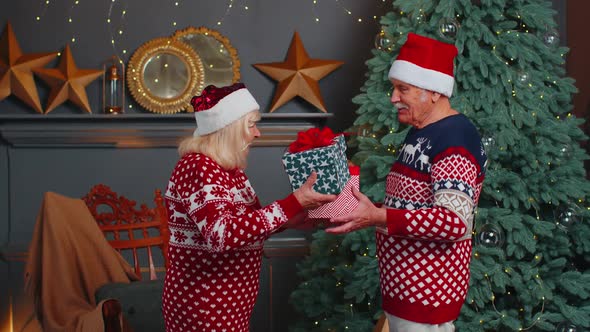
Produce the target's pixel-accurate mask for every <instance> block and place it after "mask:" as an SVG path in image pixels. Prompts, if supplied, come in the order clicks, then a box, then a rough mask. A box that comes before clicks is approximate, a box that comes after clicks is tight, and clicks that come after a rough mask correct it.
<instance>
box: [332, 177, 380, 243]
mask: <svg viewBox="0 0 590 332" xmlns="http://www.w3.org/2000/svg"><path fill="white" fill-rule="evenodd" d="M352 195H353V196H354V197H355V198H356V199H357V200H358V201H359V205H358V206H357V208H356V209H354V211H352V212H351V213H349V214H347V215H344V216H339V217H334V218H332V219H330V222H331V223H337V224H341V225H339V226H334V227H330V228H327V229H326V232H327V233H333V234H342V233H349V232H353V231H356V230H359V229H362V228H366V227H370V226H377V225H386V224H387V213H386V211H385V209H381V208H378V207H376V206H375V205H374V204H373V203H372V202H371V201H370V200H369V198H368V197H367V196H365V195H363V193H361V192H360V191H359V190H358V189H357V188H355V187H352Z"/></svg>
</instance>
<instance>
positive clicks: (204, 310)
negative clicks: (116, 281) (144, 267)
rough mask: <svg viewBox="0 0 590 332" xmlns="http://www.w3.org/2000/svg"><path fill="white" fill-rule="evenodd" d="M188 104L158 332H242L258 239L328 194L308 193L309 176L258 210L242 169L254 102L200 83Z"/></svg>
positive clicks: (238, 91)
mask: <svg viewBox="0 0 590 332" xmlns="http://www.w3.org/2000/svg"><path fill="white" fill-rule="evenodd" d="M191 104H192V106H193V108H194V111H195V118H196V121H197V129H196V130H195V133H194V136H193V137H190V138H187V139H185V140H184V141H183V142H181V144H180V146H179V153H180V155H181V158H180V160H179V161H178V163H177V164H176V167H175V168H174V170H173V172H172V175H171V177H170V181H169V184H168V188H167V190H166V196H165V200H166V206H167V208H168V215H169V219H170V221H169V227H170V234H171V236H170V245H169V249H168V257H169V261H170V267H169V269H168V270H167V271H166V279H165V282H164V292H163V295H162V302H163V303H162V310H163V313H164V319H165V322H166V331H167V332H172V331H178V332H181V331H232V332H240V331H241V332H244V331H248V330H249V322H250V316H251V314H252V309H253V307H254V303H255V301H256V296H257V294H258V285H259V277H260V266H261V259H262V248H263V243H264V241H265V240H266V239H267V238H268V237H269V236H271V235H272V234H273V233H275V232H277V231H279V230H281V229H283V228H286V227H293V226H296V225H298V224H300V223H302V222H303V221H304V220H305V216H306V210H308V209H313V208H317V207H318V206H320V205H322V204H324V203H327V202H331V201H333V200H334V199H335V198H336V197H335V196H334V195H323V194H320V193H317V192H315V191H314V190H313V189H312V186H313V183H314V182H315V180H316V177H317V176H316V174H315V173H312V175H311V176H310V177H309V178H308V179H307V182H306V183H305V185H303V186H302V187H301V188H299V189H298V190H296V191H295V192H293V193H292V194H290V195H289V196H287V197H286V198H284V199H281V200H277V201H275V202H273V203H271V204H269V205H268V206H265V207H261V206H260V202H259V200H258V197H257V196H256V194H255V193H254V189H253V188H252V186H251V185H250V182H249V181H248V178H247V177H246V174H244V171H243V170H244V169H245V167H246V160H247V157H248V152H249V146H250V144H251V143H252V141H253V140H254V139H255V138H257V137H259V136H260V131H259V130H258V128H257V127H256V123H257V121H259V120H260V113H259V112H258V110H259V106H258V103H257V102H256V100H255V99H254V97H253V96H252V95H251V94H250V92H249V91H248V90H247V89H246V87H245V86H244V84H241V83H236V84H234V85H232V86H229V87H223V88H217V87H215V86H208V87H206V88H205V90H204V91H203V93H202V94H201V95H200V96H198V97H193V99H192V100H191Z"/></svg>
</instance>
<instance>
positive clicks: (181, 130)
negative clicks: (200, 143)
mask: <svg viewBox="0 0 590 332" xmlns="http://www.w3.org/2000/svg"><path fill="white" fill-rule="evenodd" d="M332 116H333V114H331V113H312V114H307V113H262V119H261V121H260V123H259V128H260V131H261V133H262V136H261V137H260V138H259V139H258V140H256V141H255V143H254V146H287V145H288V144H289V143H290V142H292V141H294V140H295V139H296V138H297V133H298V132H299V131H303V130H306V129H309V128H312V127H317V126H322V125H324V124H325V121H326V120H327V119H328V118H330V117H332ZM194 129H195V122H194V116H193V114H191V113H180V114H121V115H106V114H87V115H85V114H76V115H71V114H66V115H51V114H49V115H37V114H27V115H0V138H2V140H4V141H5V142H6V143H7V144H8V145H9V146H11V147H12V148H27V147H113V148H159V147H175V146H176V145H177V144H178V141H179V140H180V139H181V138H183V137H186V136H190V135H192V132H193V130H194Z"/></svg>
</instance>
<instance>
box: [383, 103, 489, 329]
mask: <svg viewBox="0 0 590 332" xmlns="http://www.w3.org/2000/svg"><path fill="white" fill-rule="evenodd" d="M486 162H487V157H486V154H485V151H484V149H483V146H482V144H481V139H480V137H479V134H478V132H477V130H476V128H475V127H474V126H473V124H471V122H470V121H469V120H468V119H467V117H465V116H464V115H462V114H458V115H453V116H449V117H446V118H444V119H442V120H439V121H437V122H435V123H432V124H430V125H428V126H426V127H424V128H421V129H416V128H412V129H410V131H409V133H408V136H407V137H406V140H405V142H404V145H403V148H402V150H401V151H400V154H399V157H398V160H397V161H396V162H395V163H394V164H393V166H392V168H391V171H390V173H389V175H388V176H387V180H386V188H385V201H384V204H385V205H386V206H387V207H389V209H388V210H387V229H385V228H378V229H377V232H376V240H377V254H378V257H379V271H380V280H381V292H382V295H383V309H384V310H385V311H386V312H388V313H390V314H392V315H395V316H398V317H400V318H403V319H406V320H410V321H414V322H418V323H425V324H441V323H444V322H449V321H453V320H455V319H456V318H457V317H458V316H459V312H460V310H461V306H462V305H463V302H464V301H465V297H466V295H467V288H468V285H469V262H470V259H471V232H472V229H473V219H474V213H475V208H476V207H477V202H478V200H479V194H480V192H481V188H482V184H483V180H484V177H485V165H486Z"/></svg>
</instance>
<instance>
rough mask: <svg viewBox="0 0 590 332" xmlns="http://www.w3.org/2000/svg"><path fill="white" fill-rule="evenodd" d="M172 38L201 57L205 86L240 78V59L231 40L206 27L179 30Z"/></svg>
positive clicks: (224, 83) (230, 82) (226, 82)
mask: <svg viewBox="0 0 590 332" xmlns="http://www.w3.org/2000/svg"><path fill="white" fill-rule="evenodd" d="M172 38H174V39H176V40H179V41H181V42H183V43H185V44H187V45H189V46H190V47H191V48H192V49H193V50H195V51H196V52H197V53H198V54H199V56H200V57H201V61H202V62H203V68H204V70H205V83H204V84H203V85H204V86H208V85H211V84H212V85H215V86H218V87H219V86H227V85H231V84H232V83H236V82H238V81H239V80H240V59H239V58H238V52H237V51H236V49H235V48H234V47H233V46H232V45H231V43H230V42H229V40H228V39H227V38H226V37H224V36H223V35H222V34H220V33H219V32H218V31H215V30H212V29H209V28H205V27H199V28H195V27H187V28H186V29H183V30H178V31H176V32H175V33H174V35H173V36H172Z"/></svg>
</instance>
